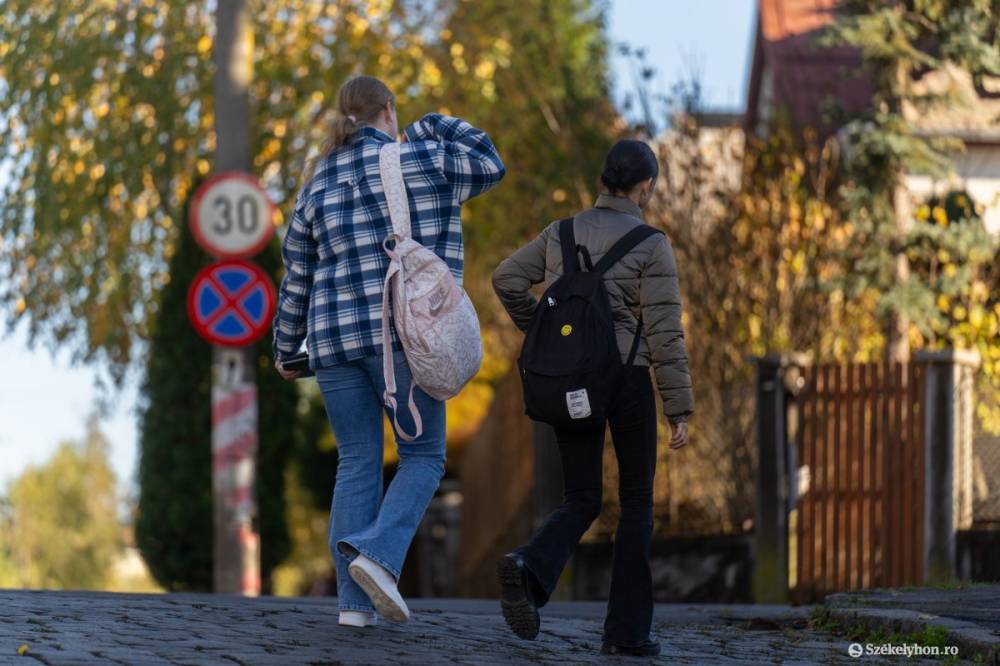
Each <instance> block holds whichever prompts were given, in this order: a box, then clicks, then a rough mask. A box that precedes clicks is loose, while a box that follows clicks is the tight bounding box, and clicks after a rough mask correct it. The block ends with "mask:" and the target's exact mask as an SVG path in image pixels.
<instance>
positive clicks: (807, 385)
mask: <svg viewBox="0 0 1000 666" xmlns="http://www.w3.org/2000/svg"><path fill="white" fill-rule="evenodd" d="M925 371H926V366H925V365H922V364H920V363H906V364H899V363H869V364H837V365H832V364H820V365H812V366H804V367H802V368H801V379H800V380H799V385H800V388H801V390H800V391H798V392H797V395H796V396H795V398H794V399H793V401H792V403H791V405H789V406H790V407H792V409H794V410H795V412H796V413H797V415H798V427H797V428H795V430H796V431H797V436H795V437H794V440H795V441H792V442H789V445H790V447H791V449H792V450H790V451H789V453H790V454H793V455H794V458H793V459H792V460H791V461H790V462H791V463H792V465H791V471H792V472H793V473H792V474H791V478H790V479H789V480H790V482H791V484H790V485H791V488H790V491H791V493H790V494H791V497H790V499H791V500H792V502H791V508H793V510H794V513H793V514H792V516H791V517H790V518H791V525H789V527H790V528H791V529H789V536H790V537H791V539H790V541H791V543H790V544H789V560H790V561H789V583H790V587H791V591H792V596H793V599H795V600H796V601H797V602H800V603H808V602H815V601H821V600H822V599H823V596H824V595H825V594H827V593H829V592H837V591H843V590H854V589H862V588H873V587H896V586H900V585H909V584H920V583H922V582H923V571H924V562H923V559H922V558H923V552H924V548H923V541H924V521H923V515H924V507H923V502H924V433H923V428H924V412H925V408H924V404H923V402H924V395H925V391H924V381H925V378H924V375H925Z"/></svg>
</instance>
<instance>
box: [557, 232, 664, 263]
mask: <svg viewBox="0 0 1000 666" xmlns="http://www.w3.org/2000/svg"><path fill="white" fill-rule="evenodd" d="M662 233H663V232H662V231H660V230H659V229H654V228H653V227H651V226H649V225H647V224H640V225H639V226H637V227H635V228H634V229H632V230H631V231H629V232H628V233H627V234H625V235H624V236H622V237H621V238H619V239H618V242H616V243H615V244H614V245H612V246H611V249H610V250H608V251H607V253H606V254H605V255H604V256H603V257H601V260H600V261H598V262H597V264H596V265H595V266H594V272H595V273H600V274H602V275H603V274H604V273H607V272H608V269H610V268H611V267H612V266H614V265H615V264H617V263H618V262H619V261H621V260H622V258H623V257H624V256H625V255H626V254H628V253H629V252H631V251H632V248H634V247H635V246H636V245H638V244H639V243H641V242H642V241H644V240H646V239H647V238H649V237H650V236H652V235H653V234H662ZM565 252H566V250H565V248H564V249H563V254H564V255H565Z"/></svg>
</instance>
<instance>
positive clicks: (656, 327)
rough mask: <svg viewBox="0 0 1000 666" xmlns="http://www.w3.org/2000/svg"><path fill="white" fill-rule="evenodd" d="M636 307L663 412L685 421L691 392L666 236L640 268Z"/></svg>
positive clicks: (674, 271)
mask: <svg viewBox="0 0 1000 666" xmlns="http://www.w3.org/2000/svg"><path fill="white" fill-rule="evenodd" d="M639 306H640V307H641V308H642V319H643V328H644V330H645V335H646V342H647V343H648V344H649V352H650V355H651V357H652V365H653V370H654V373H655V375H656V386H657V388H658V389H659V392H660V396H661V397H662V398H663V412H664V414H666V416H667V419H669V420H670V422H671V423H684V422H686V421H687V420H688V417H689V416H690V415H691V413H692V412H693V411H694V391H693V390H692V386H691V373H690V371H689V370H688V355H687V348H686V347H685V345H684V328H683V327H682V325H681V289H680V284H679V283H678V280H677V262H676V261H675V260H674V251H673V248H671V247H670V241H668V240H667V239H666V237H665V236H661V237H660V239H659V240H658V241H657V243H656V245H655V246H654V248H653V251H652V252H651V253H650V256H649V259H648V260H647V262H646V265H645V267H644V268H643V272H642V275H641V277H640V280H639Z"/></svg>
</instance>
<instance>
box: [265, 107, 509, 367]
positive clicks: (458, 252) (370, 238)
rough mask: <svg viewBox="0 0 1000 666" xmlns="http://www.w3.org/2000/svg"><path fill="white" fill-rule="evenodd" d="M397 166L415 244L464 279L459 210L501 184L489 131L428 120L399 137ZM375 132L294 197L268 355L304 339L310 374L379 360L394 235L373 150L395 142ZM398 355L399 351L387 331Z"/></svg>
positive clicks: (445, 119)
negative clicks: (388, 241) (389, 241)
mask: <svg viewBox="0 0 1000 666" xmlns="http://www.w3.org/2000/svg"><path fill="white" fill-rule="evenodd" d="M404 134H405V135H406V139H407V141H406V142H405V143H403V144H402V147H401V150H400V164H401V166H402V170H403V179H404V181H405V182H406V190H407V194H408V197H409V201H410V219H411V229H412V234H413V238H414V239H415V240H416V241H418V242H419V243H421V244H422V245H424V246H425V247H428V248H431V249H433V250H434V252H435V253H436V254H437V255H438V256H439V257H441V258H442V259H443V260H444V261H445V262H446V263H447V265H448V267H449V268H450V269H451V271H452V273H453V274H454V275H455V277H456V279H458V280H459V283H460V284H461V280H462V260H463V255H464V252H463V245H462V221H461V206H462V203H463V202H464V201H466V200H468V199H470V198H472V197H474V196H476V195H477V194H482V193H483V192H485V191H486V190H488V189H490V188H491V187H493V186H494V185H496V184H497V183H499V182H500V179H501V178H503V176H504V173H505V169H504V165H503V162H501V161H500V156H499V155H498V154H497V150H496V147H494V145H493V142H492V141H491V140H490V137H489V136H488V135H487V134H486V132H484V131H482V130H480V129H477V128H475V127H473V126H472V125H470V124H469V123H467V122H465V121H464V120H461V119H459V118H452V117H450V116H444V115H441V114H437V113H431V114H428V115H426V116H424V117H423V118H421V119H420V120H418V121H417V122H415V123H413V124H412V125H410V126H409V127H407V128H406V129H405V130H404ZM393 140H394V139H393V138H392V137H390V136H389V135H387V134H385V133H384V132H381V131H379V130H376V129H374V128H372V127H363V128H361V130H359V131H358V133H357V134H355V135H354V136H353V137H352V139H351V140H349V142H348V143H347V144H346V145H345V146H342V147H341V148H339V149H338V150H336V151H334V152H332V153H331V154H330V155H329V156H328V157H327V158H326V159H325V160H323V161H321V163H320V165H319V166H318V168H317V171H316V174H315V175H314V176H313V177H312V179H311V180H310V182H309V183H307V184H306V186H305V187H304V188H303V189H302V191H301V192H299V195H298V197H297V198H296V202H295V212H294V214H293V215H292V219H291V223H290V224H289V225H288V228H287V230H286V232H285V237H284V239H283V241H282V244H281V254H282V258H283V260H284V264H285V277H284V279H283V280H282V281H281V289H280V290H279V293H278V306H277V313H276V314H275V317H274V322H273V332H274V344H273V352H274V357H275V359H277V360H279V361H280V360H282V359H283V358H286V357H288V356H290V355H292V354H295V353H296V352H298V350H299V348H300V346H301V344H302V340H303V339H305V340H306V348H307V350H308V351H309V358H310V361H309V363H310V365H311V366H312V368H313V369H316V368H324V367H328V366H331V365H337V364H340V363H345V362H347V361H351V360H354V359H358V358H363V357H366V356H374V355H378V354H381V353H382V286H383V284H382V283H383V280H384V279H385V273H386V270H387V269H388V267H389V258H388V256H387V255H386V253H385V251H384V250H383V249H382V241H383V239H385V237H386V236H387V235H388V234H389V232H390V231H391V229H392V223H391V222H390V220H389V211H388V207H387V205H386V201H385V195H384V192H383V189H382V181H381V177H380V176H379V165H378V154H379V146H380V145H381V144H383V143H386V142H390V141H393ZM390 334H391V335H392V344H393V349H394V350H397V351H398V350H400V349H402V347H401V345H400V343H399V340H398V338H397V336H396V333H395V331H390Z"/></svg>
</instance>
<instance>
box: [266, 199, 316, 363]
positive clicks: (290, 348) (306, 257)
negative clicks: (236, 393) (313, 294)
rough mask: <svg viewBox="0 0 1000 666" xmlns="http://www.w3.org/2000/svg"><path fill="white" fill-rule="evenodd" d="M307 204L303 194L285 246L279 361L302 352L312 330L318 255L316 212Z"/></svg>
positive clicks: (276, 329)
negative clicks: (311, 306) (310, 319)
mask: <svg viewBox="0 0 1000 666" xmlns="http://www.w3.org/2000/svg"><path fill="white" fill-rule="evenodd" d="M307 200H308V196H307V195H306V194H305V192H302V193H300V194H299V197H298V200H297V201H296V202H295V212H294V214H293V215H292V221H291V224H289V225H288V231H287V232H285V238H284V240H283V241H282V242H281V258H282V260H283V261H284V263H285V277H284V279H282V281H281V289H280V290H279V291H278V306H277V311H276V313H275V315H274V322H273V324H272V329H273V333H274V342H273V345H272V351H273V353H274V358H275V360H278V361H280V360H282V359H284V358H285V357H288V356H291V355H292V354H295V353H296V352H298V350H299V347H300V346H301V345H302V340H303V339H305V337H306V331H307V328H308V314H309V292H310V290H311V289H312V281H313V273H314V272H315V271H316V263H317V252H316V240H315V239H314V238H313V235H312V231H311V226H312V217H313V213H314V211H313V208H312V206H311V205H308V204H307Z"/></svg>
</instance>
